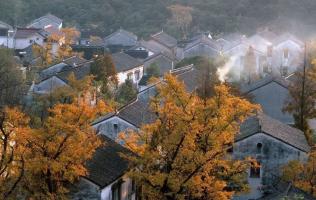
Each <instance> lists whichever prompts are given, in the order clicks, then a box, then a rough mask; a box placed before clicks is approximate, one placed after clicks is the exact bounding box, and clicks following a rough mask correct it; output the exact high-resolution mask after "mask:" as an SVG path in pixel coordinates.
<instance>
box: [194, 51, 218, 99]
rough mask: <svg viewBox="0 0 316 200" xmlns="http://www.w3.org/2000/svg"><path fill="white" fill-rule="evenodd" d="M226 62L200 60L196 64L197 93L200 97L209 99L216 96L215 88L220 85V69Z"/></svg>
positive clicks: (207, 59)
mask: <svg viewBox="0 0 316 200" xmlns="http://www.w3.org/2000/svg"><path fill="white" fill-rule="evenodd" d="M223 64H224V60H223V59H221V58H219V59H209V58H204V57H202V58H200V59H199V60H198V62H197V63H196V65H195V66H196V68H197V70H198V76H197V82H198V88H197V93H198V95H199V96H200V97H202V98H205V99H208V98H210V97H211V96H213V95H214V94H215V91H214V86H215V85H218V84H220V80H219V76H218V68H219V67H221V66H223Z"/></svg>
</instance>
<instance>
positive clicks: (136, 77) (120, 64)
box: [112, 53, 144, 85]
mask: <svg viewBox="0 0 316 200" xmlns="http://www.w3.org/2000/svg"><path fill="white" fill-rule="evenodd" d="M112 59H113V62H114V65H115V69H116V72H117V78H118V82H119V85H120V84H123V83H125V81H126V80H130V81H132V83H133V84H135V85H138V82H139V81H140V80H141V78H142V77H143V75H144V65H143V63H141V62H140V61H138V60H137V59H135V58H133V57H131V56H129V55H127V54H125V53H115V54H112Z"/></svg>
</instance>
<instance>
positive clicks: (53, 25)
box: [26, 14, 63, 33]
mask: <svg viewBox="0 0 316 200" xmlns="http://www.w3.org/2000/svg"><path fill="white" fill-rule="evenodd" d="M26 27H27V28H37V29H42V30H45V31H47V32H49V33H52V32H56V31H59V30H60V29H61V28H62V27H63V20H62V19H60V18H58V17H56V16H55V15H52V14H47V15H44V16H42V17H40V18H38V19H35V20H33V21H32V22H31V23H29V24H28V25H27V26H26Z"/></svg>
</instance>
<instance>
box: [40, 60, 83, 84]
mask: <svg viewBox="0 0 316 200" xmlns="http://www.w3.org/2000/svg"><path fill="white" fill-rule="evenodd" d="M87 62H88V61H87V60H86V59H83V58H80V57H78V56H72V57H69V58H67V59H64V60H63V61H62V62H60V63H57V64H54V65H52V66H50V67H48V68H46V69H44V70H42V71H41V72H40V77H41V79H46V78H48V77H50V76H52V75H55V74H58V73H61V72H64V71H69V70H71V69H72V68H76V67H78V66H81V65H84V64H85V63H87Z"/></svg>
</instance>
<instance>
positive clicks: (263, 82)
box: [241, 76, 289, 93]
mask: <svg viewBox="0 0 316 200" xmlns="http://www.w3.org/2000/svg"><path fill="white" fill-rule="evenodd" d="M271 82H276V83H278V84H279V85H281V86H283V87H284V88H288V86H289V81H287V80H286V79H284V78H281V77H274V76H267V77H265V78H263V79H260V80H258V81H256V82H253V83H251V84H245V85H242V86H241V91H242V92H243V93H249V92H251V91H253V90H256V89H258V88H260V87H263V86H265V85H267V84H269V83H271Z"/></svg>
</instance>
